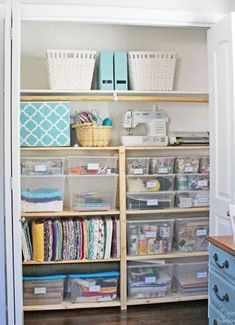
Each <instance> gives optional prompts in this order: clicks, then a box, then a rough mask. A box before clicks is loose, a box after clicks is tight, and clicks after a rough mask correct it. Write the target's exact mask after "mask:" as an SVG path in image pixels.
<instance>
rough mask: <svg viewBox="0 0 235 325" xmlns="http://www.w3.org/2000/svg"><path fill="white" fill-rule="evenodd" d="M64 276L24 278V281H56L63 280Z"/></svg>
mask: <svg viewBox="0 0 235 325" xmlns="http://www.w3.org/2000/svg"><path fill="white" fill-rule="evenodd" d="M65 278H66V275H64V274H58V275H45V276H24V277H23V280H24V281H33V280H57V279H65Z"/></svg>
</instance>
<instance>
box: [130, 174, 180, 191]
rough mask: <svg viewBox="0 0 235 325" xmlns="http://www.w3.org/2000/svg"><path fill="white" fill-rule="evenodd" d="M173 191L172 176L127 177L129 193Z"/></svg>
mask: <svg viewBox="0 0 235 325" xmlns="http://www.w3.org/2000/svg"><path fill="white" fill-rule="evenodd" d="M173 190H174V175H167V176H166V175H147V176H127V191H128V192H131V193H134V192H158V191H161V192H162V191H173Z"/></svg>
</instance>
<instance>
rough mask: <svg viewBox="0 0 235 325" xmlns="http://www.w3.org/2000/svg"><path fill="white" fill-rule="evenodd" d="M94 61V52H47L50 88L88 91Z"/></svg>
mask: <svg viewBox="0 0 235 325" xmlns="http://www.w3.org/2000/svg"><path fill="white" fill-rule="evenodd" d="M95 59H96V52H95V51H69V50H68V51H67V50H47V66H48V75H49V85H50V88H51V89H57V90H90V89H91V83H92V78H93V73H94V67H95Z"/></svg>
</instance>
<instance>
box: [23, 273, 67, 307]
mask: <svg viewBox="0 0 235 325" xmlns="http://www.w3.org/2000/svg"><path fill="white" fill-rule="evenodd" d="M65 278H66V276H65V275H50V276H41V277H23V295H24V296H23V297H24V306H33V305H51V304H61V303H62V301H63V298H64V280H65Z"/></svg>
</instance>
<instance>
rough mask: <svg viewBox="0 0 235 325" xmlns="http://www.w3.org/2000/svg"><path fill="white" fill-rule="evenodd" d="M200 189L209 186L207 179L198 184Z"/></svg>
mask: <svg viewBox="0 0 235 325" xmlns="http://www.w3.org/2000/svg"><path fill="white" fill-rule="evenodd" d="M197 185H198V187H207V186H208V180H207V179H201V180H199V181H198V182H197Z"/></svg>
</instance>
